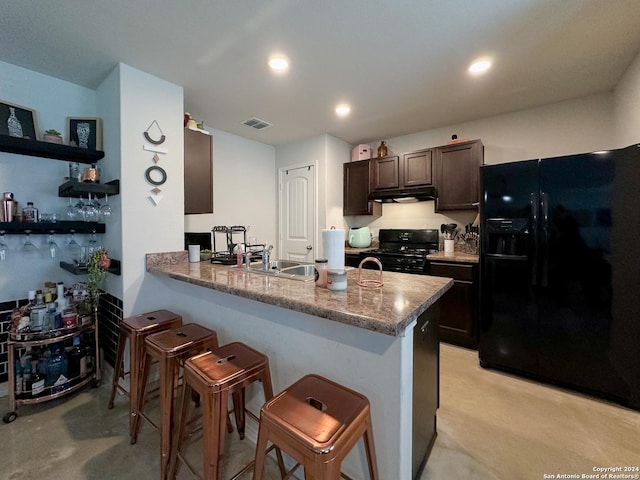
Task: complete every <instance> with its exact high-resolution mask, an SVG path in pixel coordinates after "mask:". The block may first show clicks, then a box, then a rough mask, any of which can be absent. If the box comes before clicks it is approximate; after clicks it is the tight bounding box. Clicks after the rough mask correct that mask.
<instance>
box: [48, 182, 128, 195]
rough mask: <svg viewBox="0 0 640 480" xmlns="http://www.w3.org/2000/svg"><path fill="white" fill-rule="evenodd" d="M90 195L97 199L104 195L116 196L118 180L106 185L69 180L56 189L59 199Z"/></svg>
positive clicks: (118, 185) (118, 188) (118, 186)
mask: <svg viewBox="0 0 640 480" xmlns="http://www.w3.org/2000/svg"><path fill="white" fill-rule="evenodd" d="M90 193H91V194H92V195H93V196H94V197H99V198H101V197H104V196H105V195H118V194H119V193H120V180H112V181H110V182H107V183H85V182H78V181H75V180H69V181H68V182H65V183H63V184H62V185H60V186H59V187H58V196H59V197H75V198H78V197H87V196H88V195H89V194H90Z"/></svg>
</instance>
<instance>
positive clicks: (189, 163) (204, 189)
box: [184, 128, 213, 214]
mask: <svg viewBox="0 0 640 480" xmlns="http://www.w3.org/2000/svg"><path fill="white" fill-rule="evenodd" d="M212 152H213V142H212V137H211V135H207V134H204V133H199V132H194V131H193V130H190V129H188V128H185V130H184V213H185V214H189V213H213V162H212Z"/></svg>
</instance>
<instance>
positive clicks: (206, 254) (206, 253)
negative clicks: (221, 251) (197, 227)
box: [200, 249, 213, 262]
mask: <svg viewBox="0 0 640 480" xmlns="http://www.w3.org/2000/svg"><path fill="white" fill-rule="evenodd" d="M212 254H213V252H212V251H211V250H207V249H204V250H200V261H201V262H204V261H206V260H211V255H212Z"/></svg>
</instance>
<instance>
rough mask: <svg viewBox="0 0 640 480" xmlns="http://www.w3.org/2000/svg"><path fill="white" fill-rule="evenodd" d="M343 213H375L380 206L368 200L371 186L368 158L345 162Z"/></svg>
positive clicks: (378, 212) (379, 212)
mask: <svg viewBox="0 0 640 480" xmlns="http://www.w3.org/2000/svg"><path fill="white" fill-rule="evenodd" d="M343 172H344V179H343V181H344V205H343V207H342V213H343V215H377V216H380V214H381V213H382V206H381V205H380V204H379V203H377V202H371V201H369V200H368V196H369V192H370V187H371V163H370V161H369V160H360V161H358V162H349V163H345V164H344V167H343Z"/></svg>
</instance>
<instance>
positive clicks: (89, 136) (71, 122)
mask: <svg viewBox="0 0 640 480" xmlns="http://www.w3.org/2000/svg"><path fill="white" fill-rule="evenodd" d="M67 138H68V139H69V146H72V147H80V148H86V149H88V150H102V120H101V119H99V118H96V117H67Z"/></svg>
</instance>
